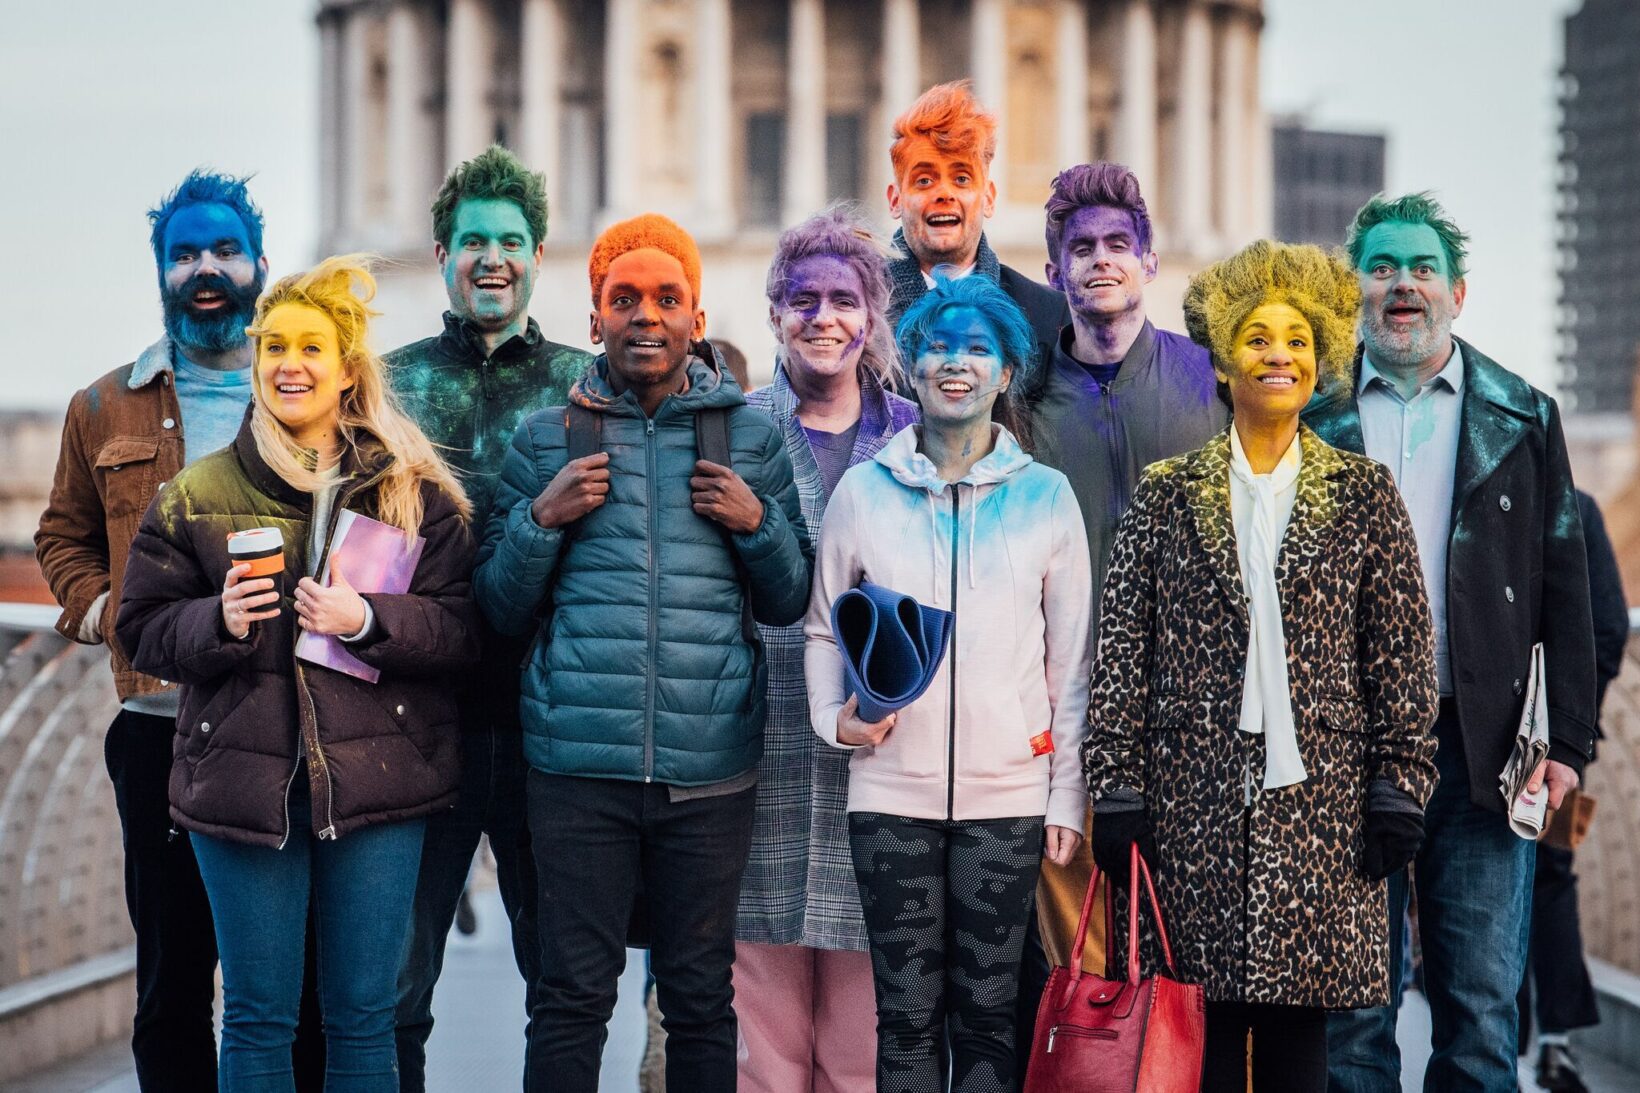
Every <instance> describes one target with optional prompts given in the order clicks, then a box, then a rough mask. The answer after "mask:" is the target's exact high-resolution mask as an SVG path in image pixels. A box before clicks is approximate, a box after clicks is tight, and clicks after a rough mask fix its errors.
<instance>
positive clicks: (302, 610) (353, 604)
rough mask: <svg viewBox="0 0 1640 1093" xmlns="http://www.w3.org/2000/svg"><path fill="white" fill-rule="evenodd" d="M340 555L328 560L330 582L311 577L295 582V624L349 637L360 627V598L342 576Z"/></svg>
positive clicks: (362, 624) (362, 616)
mask: <svg viewBox="0 0 1640 1093" xmlns="http://www.w3.org/2000/svg"><path fill="white" fill-rule="evenodd" d="M341 561H342V560H341V559H340V558H333V559H331V562H330V584H328V585H323V584H320V583H319V582H318V581H316V580H314V579H313V578H312V577H303V578H302V579H301V580H300V581H298V582H297V583H296V625H298V626H300V627H301V628H302V629H303V630H309V631H312V632H313V633H315V634H334V635H336V636H337V637H350V636H352V635H354V634H357V633H358V632H359V631H360V630H363V629H364V618H365V615H364V597H362V596H360V595H359V594H358V593H357V592H355V591H354V590H353V586H352V585H350V584H348V583H347V578H346V577H344V576H343V575H342V565H341Z"/></svg>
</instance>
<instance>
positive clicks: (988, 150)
mask: <svg viewBox="0 0 1640 1093" xmlns="http://www.w3.org/2000/svg"><path fill="white" fill-rule="evenodd" d="M918 137H922V138H923V139H924V140H927V141H930V142H931V143H932V144H933V145H934V147H936V148H938V149H939V150H940V151H941V152H942V153H944V154H945V155H948V156H971V157H972V158H973V159H974V160H975V161H976V165H977V166H979V167H980V168H982V169H985V170H989V169H990V166H991V160H992V158H993V157H994V156H995V155H996V154H997V119H996V116H995V115H994V114H992V113H990V112H989V111H987V110H986V109H985V108H984V107H983V106H981V105H980V104H979V100H978V99H976V98H974V92H973V87H972V84H971V83H970V82H969V81H968V80H956V81H953V82H951V83H942V84H935V85H934V86H933V87H930V88H929V89H928V90H927V91H924V92H923V93H922V95H921V96H919V97H918V99H917V101H916V102H914V103H912V104H911V107H910V108H909V109H908V110H906V112H905V113H903V114H901V115H900V116H899V117H897V118H895V119H894V143H893V144H891V145H889V146H888V155H889V158H890V159H891V160H893V162H894V178H895V181H899V180H900V179H903V178H904V177H905V172H906V169H907V168H909V167H910V166H911V162H910V157H911V142H912V141H913V140H915V139H917V138H918Z"/></svg>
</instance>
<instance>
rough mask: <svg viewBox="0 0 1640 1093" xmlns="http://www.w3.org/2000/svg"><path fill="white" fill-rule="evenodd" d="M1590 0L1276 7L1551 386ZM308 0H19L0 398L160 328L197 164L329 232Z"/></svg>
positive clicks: (1305, 55) (1319, 77) (1301, 57)
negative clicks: (1579, 20) (1580, 28)
mask: <svg viewBox="0 0 1640 1093" xmlns="http://www.w3.org/2000/svg"><path fill="white" fill-rule="evenodd" d="M1576 6H1577V0H1445V2H1443V3H1440V4H1426V5H1424V6H1422V7H1420V8H1419V9H1418V11H1417V12H1416V14H1415V15H1412V16H1407V15H1406V14H1405V13H1401V15H1400V16H1399V17H1394V16H1392V15H1391V14H1390V9H1386V8H1384V7H1382V6H1379V5H1368V4H1361V3H1358V2H1354V0H1265V4H1264V8H1265V13H1266V16H1267V19H1268V22H1267V25H1266V28H1265V36H1264V46H1263V52H1262V54H1261V57H1260V66H1259V67H1260V75H1261V79H1262V81H1263V89H1264V98H1265V103H1266V105H1267V106H1268V108H1269V109H1270V110H1271V111H1272V112H1291V111H1299V112H1302V113H1304V114H1305V115H1306V116H1307V118H1308V120H1309V121H1310V122H1311V123H1312V124H1314V125H1319V126H1334V127H1339V128H1345V129H1354V130H1362V131H1373V132H1382V133H1385V134H1387V135H1388V136H1389V138H1390V141H1389V178H1388V184H1389V186H1390V188H1391V189H1392V190H1407V189H1434V190H1437V191H1439V193H1440V195H1441V197H1442V199H1443V200H1444V201H1445V202H1446V204H1447V207H1448V209H1449V210H1450V211H1451V213H1452V214H1453V216H1454V217H1455V218H1456V219H1457V220H1458V222H1459V224H1461V225H1462V226H1463V227H1465V228H1467V229H1468V230H1469V231H1470V233H1471V234H1472V235H1473V237H1474V242H1473V246H1472V254H1471V263H1470V264H1471V274H1470V278H1469V281H1470V284H1469V300H1468V303H1467V304H1466V308H1465V312H1464V315H1463V317H1462V318H1461V319H1460V320H1459V324H1458V330H1459V332H1460V333H1463V334H1464V335H1466V336H1467V337H1469V338H1470V339H1471V340H1473V341H1474V342H1475V343H1476V344H1478V345H1480V346H1481V347H1482V348H1483V349H1485V350H1486V351H1487V352H1488V353H1489V354H1490V355H1492V356H1493V357H1495V358H1497V359H1498V360H1500V361H1501V362H1503V363H1504V364H1505V365H1507V366H1509V367H1511V368H1513V369H1515V370H1517V371H1519V372H1520V373H1521V374H1522V375H1524V376H1526V377H1527V378H1528V379H1529V380H1531V381H1532V382H1534V383H1537V384H1540V385H1551V384H1552V378H1551V365H1552V356H1551V354H1552V337H1553V322H1552V316H1553V308H1554V302H1555V294H1556V289H1557V284H1556V280H1555V262H1554V250H1553V246H1552V239H1553V228H1554V214H1553V204H1552V197H1553V191H1552V184H1551V179H1552V168H1553V159H1552V157H1553V154H1554V138H1555V122H1556V111H1555V103H1554V74H1555V70H1556V68H1557V67H1558V65H1559V58H1560V50H1561V32H1560V20H1561V18H1562V17H1563V16H1564V15H1565V14H1566V13H1567V12H1568V11H1570V10H1573V9H1574V8H1575V7H1576ZM314 9H315V5H314V4H313V3H312V2H311V0H258V2H256V3H216V4H201V3H198V2H197V0H190V2H186V3H184V2H181V0H142V2H141V3H133V2H131V0H82V2H80V3H74V4H67V3H29V4H17V5H12V9H11V10H9V11H8V13H7V17H6V23H7V33H6V35H5V36H4V38H3V39H0V141H3V144H0V147H4V148H5V162H6V167H5V170H3V171H0V217H3V218H4V225H5V232H4V239H5V240H6V241H7V242H8V243H9V244H10V245H12V246H13V247H14V248H15V250H14V256H13V259H12V260H11V261H8V262H5V263H3V264H0V293H3V297H0V298H4V299H8V300H11V301H12V303H11V305H10V311H9V320H8V321H5V322H0V360H3V361H4V362H5V365H4V367H5V376H6V380H7V382H6V383H5V385H4V387H3V388H0V408H6V407H25V406H33V407H52V408H60V407H61V406H63V405H64V404H65V403H66V401H67V399H68V396H69V395H70V394H71V393H72V392H73V391H74V390H75V389H76V388H78V387H82V386H84V385H85V384H87V383H89V382H90V381H91V380H93V379H95V378H96V377H97V376H98V375H100V374H102V373H103V372H106V371H107V370H109V369H110V368H113V367H116V366H118V365H120V364H123V363H125V362H127V361H130V360H131V359H133V358H134V357H135V356H136V354H137V352H139V351H140V350H141V349H142V347H143V346H145V345H147V344H148V343H149V342H151V341H153V340H154V338H155V337H156V336H157V335H158V333H159V331H160V320H159V304H158V297H157V290H156V288H155V280H154V277H155V275H154V264H153V257H152V255H151V253H150V252H149V250H148V237H147V228H148V225H147V220H146V218H145V217H144V216H143V213H144V211H145V210H146V209H147V208H148V207H149V205H150V204H152V203H153V202H154V201H155V200H156V199H157V198H158V197H160V196H161V195H163V194H164V193H165V192H166V191H167V190H168V189H169V188H170V187H171V186H173V185H174V184H175V183H176V181H177V180H178V179H180V178H181V177H182V176H183V175H184V174H186V173H187V172H188V170H189V169H190V168H192V167H194V166H196V165H199V164H208V165H211V166H214V167H217V168H219V169H223V170H228V171H234V172H255V174H256V182H255V184H254V186H253V193H254V195H255V197H256V200H257V201H258V202H259V203H260V204H261V205H262V207H263V209H264V211H265V212H266V214H267V225H268V227H267V235H266V240H265V243H266V250H267V255H268V260H269V262H270V264H271V266H272V268H273V270H274V273H275V275H278V274H279V273H284V272H289V271H290V270H292V269H295V268H298V267H300V266H301V265H303V264H305V263H308V262H310V261H311V260H312V259H313V258H314V248H315V247H316V246H317V238H318V111H319V105H318V104H319V97H318V78H317V77H318V71H317V70H318V36H317V33H316V31H315V29H314V25H313V11H314Z"/></svg>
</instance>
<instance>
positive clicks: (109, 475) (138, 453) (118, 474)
mask: <svg viewBox="0 0 1640 1093" xmlns="http://www.w3.org/2000/svg"><path fill="white" fill-rule="evenodd" d="M158 455H159V438H158V437H152V436H117V437H114V438H112V439H110V440H109V441H108V442H107V443H106V444H104V445H103V446H102V447H101V448H98V449H97V457H96V460H95V462H94V463H93V465H92V466H93V473H94V474H95V475H96V478H97V489H98V491H99V492H100V493H101V494H102V499H103V510H104V511H105V512H106V513H107V514H108V516H109V518H110V519H114V518H116V517H120V516H130V515H132V514H135V515H137V516H141V515H142V514H143V513H144V512H145V511H147V509H148V502H150V501H152V500H153V494H154V489H155V487H156V486H157V485H158V483H157V482H155V480H154V477H155V473H156V472H155V470H154V461H155V459H156V457H157V456H158Z"/></svg>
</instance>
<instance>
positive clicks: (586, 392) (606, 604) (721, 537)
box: [473, 346, 814, 786]
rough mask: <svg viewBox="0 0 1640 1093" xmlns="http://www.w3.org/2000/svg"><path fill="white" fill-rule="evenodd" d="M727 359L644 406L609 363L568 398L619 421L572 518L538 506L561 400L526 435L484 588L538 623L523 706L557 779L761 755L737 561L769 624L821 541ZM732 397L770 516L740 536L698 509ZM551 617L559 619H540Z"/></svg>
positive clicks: (513, 613)
mask: <svg viewBox="0 0 1640 1093" xmlns="http://www.w3.org/2000/svg"><path fill="white" fill-rule="evenodd" d="M701 350H702V352H703V353H704V354H705V355H706V357H707V359H712V360H713V363H712V364H710V365H709V364H707V363H705V362H704V361H703V360H701V359H699V358H696V359H693V360H691V362H690V365H689V390H688V391H686V392H684V393H683V394H680V395H673V396H671V397H670V398H668V399H667V400H666V401H665V402H663V403H662V404H661V405H660V407H659V409H657V410H656V412H655V416H654V417H653V418H648V417H645V416H644V413H643V411H642V410H641V409H640V408H639V407H638V404H637V402H636V401H635V400H634V399H633V398H632V396H631V394H630V392H628V393H624V394H622V395H618V396H617V395H615V394H614V393H613V392H612V391H611V390H610V387H609V382H608V379H607V374H608V373H607V369H608V364H607V362H606V361H605V359H604V358H602V357H599V358H598V359H597V360H596V361H594V362H593V364H592V366H591V367H590V368H589V369H588V370H587V372H586V374H585V375H584V376H583V377H582V378H581V380H580V381H579V382H578V383H577V384H576V385H575V387H574V388H573V389H572V390H571V391H570V396H569V397H570V398H571V399H573V400H575V401H576V402H577V403H579V404H580V405H582V406H585V407H587V408H588V409H590V410H593V411H594V412H598V413H602V414H603V415H604V424H603V430H602V448H603V450H604V451H606V452H608V453H609V457H610V471H611V476H610V494H609V497H608V499H607V500H606V501H605V502H604V504H603V505H601V506H599V507H598V508H596V509H594V510H593V511H592V512H590V513H588V514H587V515H586V516H585V517H583V518H582V519H581V520H580V521H578V522H577V524H576V525H574V526H573V527H571V528H559V529H550V530H549V529H545V528H542V527H540V526H538V525H537V524H536V523H535V520H534V519H533V517H532V516H531V515H530V503H531V502H532V501H534V500H535V498H536V497H537V496H538V495H539V494H540V493H541V491H542V490H543V489H544V488H545V487H546V485H547V483H548V482H550V481H552V478H553V476H554V475H555V474H557V473H558V471H559V469H560V468H562V467H563V465H564V464H565V463H566V462H567V461H568V439H569V438H568V434H567V429H566V427H565V414H564V410H563V408H562V407H553V408H551V409H547V410H543V411H541V412H539V413H535V414H532V415H531V416H530V417H528V418H526V419H525V421H524V424H523V425H522V426H520V427H519V430H518V433H517V435H515V436H514V437H513V444H512V450H511V451H509V452H508V453H507V457H506V460H505V461H504V463H503V465H502V471H501V484H500V486H499V488H498V490H497V494H496V500H495V504H494V507H493V508H492V510H491V513H490V519H489V522H488V525H487V526H486V528H485V534H484V545H483V547H482V549H481V550H480V552H479V560H478V568H477V571H476V572H475V573H474V575H473V587H474V591H475V593H476V596H477V599H478V602H479V606H480V608H481V609H482V610H483V612H484V614H485V615H486V617H488V618H489V620H490V622H491V624H492V625H493V626H495V628H496V629H497V630H500V631H501V632H502V633H505V634H515V635H526V634H531V633H534V634H535V643H534V645H533V647H532V648H531V651H530V656H529V658H528V660H527V662H526V665H525V669H524V678H523V686H522V699H521V701H520V706H519V713H520V716H521V718H522V720H523V724H524V754H525V756H526V758H527V759H528V760H529V763H530V765H531V766H533V767H535V768H536V769H538V770H542V771H546V772H548V773H551V774H568V775H581V776H585V777H597V778H621V779H630V780H634V781H636V780H643V781H656V782H663V783H667V784H670V785H680V786H698V785H708V784H710V783H712V782H719V781H722V780H724V779H726V778H732V777H734V776H735V775H737V774H741V773H743V772H744V771H747V770H749V769H751V768H752V767H753V766H754V765H756V763H757V761H758V759H759V758H760V757H761V756H762V753H763V718H764V689H765V671H764V665H763V654H762V650H761V648H759V647H758V645H757V644H756V643H755V642H753V643H748V642H747V640H746V638H745V637H744V636H743V635H742V617H741V595H742V593H741V584H740V580H739V578H738V577H737V575H736V565H735V557H734V556H732V555H731V543H732V544H733V553H734V555H737V556H738V558H739V562H740V565H741V567H742V568H743V569H744V572H745V575H746V579H747V582H748V584H749V586H750V596H751V601H752V604H751V606H752V614H753V616H754V617H755V618H756V619H757V621H758V622H761V623H765V624H767V625H770V626H784V625H788V624H790V623H792V622H795V621H797V620H798V619H800V618H801V617H802V616H803V611H804V608H805V606H806V605H807V602H808V594H809V580H810V576H811V571H812V567H813V563H814V551H813V548H812V547H811V545H810V543H809V535H808V530H807V528H806V527H805V526H804V523H803V513H802V506H801V504H800V502H799V500H798V495H797V488H796V486H795V485H794V483H793V481H792V468H791V463H790V461H789V460H788V458H787V456H786V449H785V446H784V445H783V444H782V443H781V438H780V434H779V432H778V431H776V429H775V426H774V423H773V422H772V421H771V420H770V419H769V418H767V417H765V416H764V415H762V414H760V413H758V412H757V411H756V410H753V409H752V408H750V407H748V406H747V405H746V400H745V398H744V397H743V396H742V395H741V392H740V389H739V388H738V387H737V386H735V383H734V381H733V380H731V379H728V378H727V377H726V374H725V373H724V371H723V369H722V367H721V366H720V365H718V364H717V362H716V361H715V353H713V351H711V350H710V349H709V348H707V347H705V346H702V347H701ZM708 407H726V408H729V410H730V413H729V447H730V452H731V461H732V462H733V463H734V469H735V471H736V472H737V473H739V474H740V476H741V477H742V478H744V479H745V480H746V483H747V485H749V486H750V487H751V489H752V492H753V493H755V494H756V495H757V496H758V498H759V499H760V500H761V501H762V502H763V523H762V525H761V526H759V527H758V529H757V530H756V531H754V532H752V533H751V534H750V535H729V534H727V533H726V532H725V531H724V530H723V529H722V528H721V527H720V526H719V525H718V524H716V523H714V522H712V521H711V520H708V519H706V518H705V517H702V516H699V515H697V514H696V513H695V511H694V509H693V507H692V506H691V502H690V491H689V478H690V476H691V474H693V472H694V465H695V460H696V459H697V458H698V456H697V449H696V440H695V413H696V411H698V410H703V409H706V408H708ZM543 620H545V621H543Z"/></svg>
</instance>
